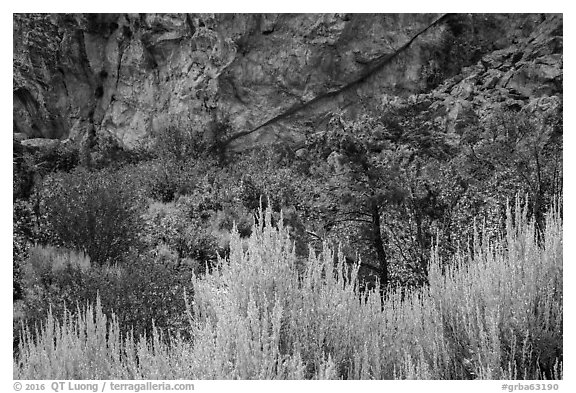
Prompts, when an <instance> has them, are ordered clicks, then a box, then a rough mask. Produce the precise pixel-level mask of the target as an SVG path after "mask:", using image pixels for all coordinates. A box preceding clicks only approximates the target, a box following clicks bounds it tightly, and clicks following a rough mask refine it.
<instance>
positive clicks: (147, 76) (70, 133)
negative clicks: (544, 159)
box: [13, 14, 563, 149]
mask: <svg viewBox="0 0 576 393" xmlns="http://www.w3.org/2000/svg"><path fill="white" fill-rule="evenodd" d="M562 24H563V20H562V16H561V15H544V14H542V15H540V14H530V15H525V14H512V15H496V14H489V15H481V14H473V15H468V14H466V15H460V14H457V15H444V14H399V15H389V14H375V15H364V14H321V15H316V14H301V15H290V14H280V15H272V14H265V15H254V14H239V15H234V14H223V15H193V14H172V15H169V14H162V15H154V14H102V15H100V14H85V15H67V14H58V15H42V14H15V15H14V26H13V29H14V31H13V32H14V87H13V97H14V101H13V114H14V120H13V125H14V126H13V129H14V133H16V134H17V135H18V138H17V139H19V140H20V139H26V138H28V139H33V140H32V141H30V140H29V141H24V142H23V143H28V144H34V143H36V144H38V142H34V139H36V138H49V139H59V140H64V139H70V140H72V141H80V140H81V139H82V138H84V137H85V136H86V135H89V134H98V133H106V134H110V135H113V136H114V137H115V138H116V139H117V140H118V141H119V142H120V143H121V144H122V145H124V146H126V147H128V148H130V147H134V146H137V145H139V144H140V143H143V142H146V141H147V138H148V137H149V136H150V135H154V134H155V133H161V132H168V130H169V129H170V128H171V127H182V128H186V129H190V130H195V131H197V132H198V133H199V134H200V135H202V137H203V138H205V139H206V140H211V139H214V138H216V137H218V138H220V139H223V140H224V141H225V143H226V144H227V145H228V146H230V147H232V148H235V149H238V148H244V147H248V146H251V145H253V144H262V143H269V142H273V141H279V140H281V141H286V142H287V143H295V142H298V141H302V140H303V139H304V138H305V136H306V135H307V133H310V132H313V131H315V130H318V129H319V128H320V129H321V128H322V127H324V126H325V123H326V119H327V116H326V115H327V114H329V113H330V112H333V111H336V110H338V111H344V112H345V113H346V114H347V115H348V116H352V117H353V116H357V115H359V114H361V113H362V112H363V111H364V110H365V109H366V107H377V106H378V105H382V104H387V103H394V102H406V101H421V100H427V101H428V102H432V105H431V108H433V110H434V114H433V116H434V117H435V121H438V122H440V123H441V124H442V125H444V127H445V128H446V130H447V131H448V132H452V131H454V129H455V127H457V125H458V123H459V122H460V121H461V120H462V118H463V116H464V115H465V114H466V113H467V112H468V113H469V112H470V111H472V112H474V113H475V114H476V115H478V116H479V117H482V116H485V115H486V114H487V113H490V111H492V110H493V109H494V108H497V107H501V106H504V107H507V108H511V109H514V110H540V109H541V110H550V108H555V107H557V106H558V105H561V102H562V78H563V71H562V70H563V59H562V48H563V32H562ZM215 133H220V135H215ZM222 134H223V135H222Z"/></svg>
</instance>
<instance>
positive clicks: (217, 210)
mask: <svg viewBox="0 0 576 393" xmlns="http://www.w3.org/2000/svg"><path fill="white" fill-rule="evenodd" d="M433 118H434V109H433V105H432V103H431V102H426V101H424V102H419V103H416V104H406V105H400V106H393V107H388V108H378V110H375V111H373V112H367V113H366V114H365V115H364V116H363V117H360V118H358V119H355V120H350V119H348V118H347V117H346V116H344V115H343V114H340V113H335V114H333V116H332V120H331V121H330V122H329V125H328V127H327V129H326V130H325V131H318V132H317V133H316V134H314V135H311V136H309V137H308V139H307V140H306V142H305V144H304V145H302V146H300V149H302V150H301V151H300V152H298V151H297V152H294V151H293V150H292V149H291V148H290V147H289V146H269V147H266V148H265V149H263V148H260V149H258V148H257V149H253V150H252V151H244V152H242V153H233V152H230V151H226V149H225V148H224V146H223V145H222V144H221V143H220V142H219V141H222V140H223V139H225V137H226V136H227V133H228V131H229V129H228V128H229V127H228V126H227V123H226V122H222V123H215V124H214V125H213V126H211V128H210V132H209V133H208V134H209V138H204V139H203V137H202V136H203V135H204V133H201V132H198V130H193V131H189V130H183V129H179V128H177V127H176V128H175V127H171V128H170V130H169V131H170V132H166V133H160V134H159V135H158V136H157V137H156V139H155V140H153V141H152V143H151V145H150V146H151V149H149V150H145V149H144V150H143V151H141V152H139V153H138V154H135V153H131V154H128V153H126V152H123V151H122V150H121V149H120V147H119V146H118V145H117V144H116V143H114V142H113V141H111V140H109V138H108V139H107V138H100V140H99V141H96V142H95V143H94V144H93V146H88V145H86V146H82V148H81V149H80V150H82V151H81V152H79V150H78V149H77V148H75V147H73V146H66V147H65V148H58V149H56V150H54V151H51V152H45V151H40V152H39V151H31V150H27V149H25V148H23V147H22V146H21V145H20V144H17V143H15V146H16V147H17V149H16V148H15V151H14V166H13V169H14V183H13V189H14V216H13V220H14V249H13V255H14V262H13V263H14V299H15V302H14V310H15V321H14V340H15V341H14V362H15V367H14V376H15V378H19V379H29V378H47V379H54V378H60V379H73V378H82V379H91V378H107V379H118V378H165V379H172V378H185V379H196V378H344V379H359V378H374V379H382V378H385V379H392V378H400V379H405V378H426V379H430V378H434V379H436V378H437V379H473V378H487V379H497V378H503V379H510V378H520V379H522V378H526V379H536V378H548V379H549V378H561V377H562V356H563V355H562V340H563V331H562V318H563V317H562V205H561V194H562V188H561V184H562V121H561V119H562V108H561V107H560V108H558V110H556V111H555V112H548V114H546V115H542V114H539V113H527V112H524V111H522V112H514V111H494V112H493V113H492V114H491V115H490V116H488V117H486V118H485V119H484V118H483V121H482V122H481V121H480V120H479V119H478V118H476V117H475V115H474V114H473V113H471V114H470V115H469V116H468V118H467V120H466V121H465V122H463V123H462V124H459V125H458V127H456V131H457V132H456V133H450V134H449V133H447V132H445V130H444V129H442V128H440V127H439V126H438V124H436V123H435V122H434V121H433V120H430V119H433ZM90 149H93V151H91V150H90ZM302 151H303V152H304V153H303V154H301V153H302ZM80 156H81V157H84V158H82V159H79V158H78V157H80ZM517 196H519V198H520V199H522V200H523V201H524V204H522V205H521V204H520V203H519V202H516V204H514V203H512V202H511V201H514V200H515V198H516V197H517ZM262 210H264V211H265V212H266V213H265V214H264V213H263V212H262Z"/></svg>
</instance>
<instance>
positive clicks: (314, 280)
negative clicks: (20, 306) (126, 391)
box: [14, 208, 563, 379]
mask: <svg viewBox="0 0 576 393" xmlns="http://www.w3.org/2000/svg"><path fill="white" fill-rule="evenodd" d="M508 217H509V220H508V223H507V226H506V233H505V235H504V236H502V237H501V238H500V239H498V241H496V242H491V241H486V242H484V241H482V242H480V241H479V240H477V241H476V242H475V243H474V244H475V245H474V249H472V250H471V252H470V253H459V254H457V256H456V257H455V259H454V260H453V263H452V265H450V266H449V267H446V266H445V265H444V264H443V263H441V262H442V261H440V260H439V259H438V256H437V255H438V254H437V253H435V254H433V257H432V260H431V263H430V269H429V272H430V285H429V286H428V287H421V288H418V289H414V290H413V291H409V292H407V293H404V294H402V293H401V292H400V291H396V290H394V289H392V288H389V290H388V292H387V293H386V297H385V301H384V302H383V303H381V300H380V296H379V288H378V287H376V288H375V289H374V290H373V291H367V293H366V295H367V296H366V297H365V298H363V299H362V300H361V301H359V298H358V295H359V294H358V289H357V288H358V286H357V285H356V282H357V281H356V277H357V271H358V267H357V266H356V267H355V268H354V269H352V270H351V271H347V268H346V267H345V266H346V264H345V263H344V258H343V256H342V255H339V256H338V258H337V261H338V263H337V264H336V265H335V264H334V262H333V261H334V252H333V251H332V250H331V249H330V248H329V247H328V246H326V247H325V248H324V250H323V251H322V252H321V253H319V254H316V253H314V252H311V253H310V256H309V258H308V260H307V261H306V262H305V264H304V266H301V265H300V262H299V260H298V258H297V256H296V254H295V252H294V245H293V243H292V241H291V240H290V237H289V234H288V232H287V231H286V229H285V228H284V227H283V223H282V220H280V221H279V223H278V225H277V227H272V226H271V212H270V211H268V212H267V214H266V219H264V218H262V217H260V220H259V223H260V225H258V226H257V227H256V228H255V229H254V230H253V232H252V235H251V237H250V239H248V240H245V239H241V238H240V236H239V235H238V233H234V234H233V236H232V239H231V250H230V257H229V258H227V259H225V260H221V261H220V262H221V263H220V266H219V269H217V270H215V271H214V272H213V274H209V275H206V276H205V277H195V278H194V279H193V286H194V302H192V303H191V304H190V305H189V307H187V308H186V309H187V314H188V316H189V318H190V321H191V323H192V328H191V334H192V337H193V342H188V341H183V340H182V339H179V338H175V339H172V340H169V344H168V345H167V344H166V343H165V342H162V341H161V340H160V339H159V338H158V334H156V335H154V336H153V337H154V338H153V340H152V341H153V342H152V343H145V342H143V339H142V338H140V339H138V338H133V337H131V336H128V338H127V339H124V340H122V339H120V338H119V335H118V333H117V332H118V330H119V328H118V324H117V322H115V320H114V319H113V320H112V323H111V324H110V325H108V327H107V320H106V318H104V317H103V315H102V314H101V312H100V311H99V306H98V305H97V308H96V315H95V316H94V313H93V311H92V310H91V309H89V310H88V312H87V313H86V314H83V315H78V316H77V317H76V318H75V319H73V320H71V321H70V320H65V322H64V323H62V324H55V321H54V318H53V317H51V316H49V320H48V323H47V325H46V328H44V329H42V331H41V334H40V338H39V340H37V341H36V342H34V341H32V340H30V339H25V340H24V342H23V343H22V345H21V347H20V348H21V349H20V354H21V355H20V356H19V357H17V359H16V367H15V371H14V378H17V379H29V378H45V379H54V378H79V379H87V378H93V377H95V376H96V375H97V376H98V377H99V378H105V379H109V378H118V377H121V378H146V379H149V378H163V379H167V378H171V379H223V378H238V379H279V378H297V379H303V378H318V379H324V378H338V379H340V378H344V379H411V378H419V379H472V378H482V379H513V378H520V379H537V378H543V377H546V378H562V352H561V348H562V321H563V317H562V297H563V295H562V219H561V217H560V215H559V214H558V211H557V210H554V211H553V212H552V213H550V214H549V215H548V217H547V222H546V227H545V228H546V229H545V233H544V239H545V241H544V243H542V244H541V245H539V244H538V242H537V241H536V233H535V228H534V223H533V221H531V220H528V219H527V218H526V211H525V210H524V211H523V212H522V211H521V209H520V208H517V209H516V210H515V215H514V220H513V219H512V214H511V212H510V211H509V212H508ZM513 222H514V225H512V223H513ZM480 238H481V237H477V239H480ZM348 277H349V278H348ZM76 326H77V328H76ZM136 342H138V344H136ZM53 343H54V344H53ZM135 352H136V353H137V357H138V359H139V361H135V356H134V355H133V354H134V353H135ZM123 354H125V355H123ZM46 357H48V360H46ZM84 359H88V360H90V362H87V360H84ZM73 360H75V361H76V363H74V361H73ZM110 364H113V365H114V367H113V368H110V366H109V365H110Z"/></svg>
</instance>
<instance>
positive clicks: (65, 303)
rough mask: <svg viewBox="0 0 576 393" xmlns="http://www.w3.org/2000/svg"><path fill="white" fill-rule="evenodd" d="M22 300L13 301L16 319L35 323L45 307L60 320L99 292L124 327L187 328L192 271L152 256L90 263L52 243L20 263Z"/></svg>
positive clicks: (174, 330) (145, 329) (179, 330)
mask: <svg viewBox="0 0 576 393" xmlns="http://www.w3.org/2000/svg"><path fill="white" fill-rule="evenodd" d="M22 275H23V278H22V282H23V300H22V301H21V302H20V303H19V304H18V308H19V315H20V318H19V320H16V321H15V331H16V335H17V336H18V335H19V333H21V331H20V323H21V322H25V323H26V324H27V325H28V326H30V327H33V326H36V327H39V326H40V323H41V322H42V321H43V320H45V318H46V316H47V315H48V313H49V312H51V314H52V316H53V317H54V318H58V319H60V320H61V319H62V318H63V317H64V314H65V310H66V309H68V310H69V311H71V312H72V313H75V312H76V308H77V307H78V306H80V307H84V306H85V305H86V304H90V303H94V302H95V301H96V298H97V296H98V295H99V296H100V299H101V305H102V308H103V310H104V312H106V313H107V314H108V315H111V312H112V311H114V312H115V315H116V317H117V319H118V321H119V322H120V323H121V326H122V328H123V329H122V333H123V334H124V336H126V335H127V333H128V332H130V331H131V332H133V333H134V334H136V335H137V336H138V335H144V334H147V335H150V334H151V333H152V330H153V326H155V327H156V328H158V329H160V330H161V331H162V332H164V333H165V334H170V335H176V334H179V333H186V331H187V330H188V329H186V328H187V327H188V322H187V318H186V314H185V311H184V310H185V303H184V292H185V291H186V290H187V291H188V296H189V298H190V299H192V295H193V290H192V287H191V275H192V272H191V271H190V270H187V269H174V268H173V267H171V266H166V265H163V264H161V263H157V262H156V261H152V260H145V259H134V260H130V263H129V264H126V265H125V266H100V265H92V264H91V262H90V258H89V257H88V256H87V255H86V254H84V253H81V252H80V253H78V252H75V251H70V250H66V249H61V248H55V247H39V246H38V247H33V248H32V249H31V250H30V256H29V258H28V259H27V261H26V262H25V264H24V266H23V273H22Z"/></svg>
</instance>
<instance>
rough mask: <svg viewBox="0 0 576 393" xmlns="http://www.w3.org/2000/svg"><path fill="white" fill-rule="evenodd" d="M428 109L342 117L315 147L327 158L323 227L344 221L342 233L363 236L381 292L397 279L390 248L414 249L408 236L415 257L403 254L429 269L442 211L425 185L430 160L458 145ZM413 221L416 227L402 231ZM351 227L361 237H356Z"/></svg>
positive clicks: (321, 193)
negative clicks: (430, 226) (432, 230)
mask: <svg viewBox="0 0 576 393" xmlns="http://www.w3.org/2000/svg"><path fill="white" fill-rule="evenodd" d="M428 107H429V104H428V103H423V104H418V105H411V106H407V107H404V108H399V109H391V110H388V111H386V112H384V113H383V114H381V115H379V116H371V117H368V116H366V117H364V118H362V119H360V120H356V121H347V120H345V118H344V117H343V116H341V115H336V116H334V118H333V119H332V122H331V128H330V129H329V130H328V131H327V132H326V133H323V134H322V135H320V136H318V137H316V139H315V140H314V141H311V143H310V146H309V148H311V149H315V152H316V155H317V156H318V157H319V158H322V161H320V162H321V164H319V167H318V168H317V169H316V171H315V173H317V174H320V176H324V177H325V178H324V180H323V181H321V182H319V184H322V186H320V188H321V190H318V192H317V193H316V194H317V199H316V200H317V206H318V208H319V209H320V210H321V211H322V212H323V219H324V222H325V229H327V230H328V231H333V230H335V229H336V228H337V227H338V226H339V228H337V230H340V231H341V232H344V231H346V232H348V233H347V235H344V237H348V238H349V239H350V238H354V237H356V238H357V239H356V244H355V245H354V246H355V248H364V249H365V250H367V252H366V253H365V256H368V258H369V259H371V260H372V261H374V263H375V265H376V266H377V267H378V274H379V278H380V283H381V285H382V289H383V288H384V287H385V286H386V285H387V284H388V283H390V282H391V274H390V262H391V255H392V248H393V247H392V245H394V247H396V248H398V251H399V253H400V254H403V255H405V254H407V249H409V248H410V247H411V244H410V242H406V241H405V240H406V239H408V238H410V239H413V241H412V250H413V251H414V253H412V254H413V255H416V257H414V258H409V257H406V256H405V257H404V259H405V262H407V263H410V262H417V263H416V265H419V267H418V268H419V269H420V270H423V274H424V275H425V274H426V263H427V258H425V257H424V255H425V254H426V253H427V252H428V250H429V245H430V241H429V240H427V238H430V237H431V236H430V234H428V233H426V229H425V228H424V222H425V221H426V219H428V218H430V219H435V218H437V217H436V216H437V215H440V216H441V215H442V211H441V210H442V209H441V208H440V207H441V203H440V202H439V200H438V198H437V197H436V195H437V192H436V190H434V189H433V187H432V183H430V182H427V176H428V174H427V171H426V170H425V169H426V163H427V162H429V161H430V160H437V161H446V160H448V158H449V157H450V156H451V151H452V150H453V149H454V146H453V145H451V144H450V141H449V138H448V137H447V135H446V134H443V133H442V132H440V131H439V130H438V129H436V128H435V126H434V124H432V123H431V122H428V121H427V119H428V113H427V109H428ZM422 190H423V191H422ZM398 222H400V223H401V224H400V225H398ZM408 223H410V224H411V223H415V225H408V230H407V231H406V230H404V233H398V231H397V229H398V228H401V227H402V226H404V227H406V224H408ZM352 228H354V229H355V230H356V233H355V236H350V232H351V229H352ZM399 237H400V238H399ZM351 241H352V242H354V239H351ZM427 248H428V249H427ZM408 254H410V253H408ZM410 259H416V260H417V261H413V260H412V261H411V260H410Z"/></svg>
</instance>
